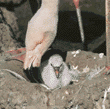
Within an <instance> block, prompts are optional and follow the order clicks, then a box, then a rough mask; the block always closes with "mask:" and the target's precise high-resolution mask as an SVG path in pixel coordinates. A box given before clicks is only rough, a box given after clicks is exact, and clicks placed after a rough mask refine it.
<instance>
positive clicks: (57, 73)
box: [55, 70, 59, 78]
mask: <svg viewBox="0 0 110 109" xmlns="http://www.w3.org/2000/svg"><path fill="white" fill-rule="evenodd" d="M55 75H56V77H57V78H59V71H58V70H56V71H55Z"/></svg>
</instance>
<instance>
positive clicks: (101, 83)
mask: <svg viewBox="0 0 110 109" xmlns="http://www.w3.org/2000/svg"><path fill="white" fill-rule="evenodd" d="M66 63H67V64H68V63H71V65H72V66H74V69H75V67H76V66H78V68H77V71H79V79H78V81H73V84H70V85H68V86H66V87H63V88H61V89H58V90H55V91H49V90H47V89H46V88H44V87H43V86H41V85H40V84H38V83H30V82H29V81H23V80H20V79H17V77H15V76H13V75H10V71H6V70H2V69H10V70H11V71H14V72H16V73H18V74H20V75H22V76H23V77H24V78H26V77H25V75H24V72H23V63H22V62H20V61H17V60H11V61H1V62H0V65H1V70H0V93H1V94H0V98H1V100H0V108H1V109H36V108H37V109H104V108H102V105H103V100H104V92H105V89H106V90H107V89H108V88H109V86H110V79H109V77H110V75H107V74H106V73H105V65H106V57H105V56H104V57H103V58H100V57H99V54H96V53H92V52H85V51H80V52H79V54H77V52H73V51H72V52H68V54H67V58H66ZM75 70H76V69H75ZM92 71H93V73H90V72H92ZM98 71H99V73H98V74H96V73H97V72H98ZM92 74H96V76H93V78H90V77H92V76H90V75H92ZM104 105H105V107H106V109H109V108H110V94H109V93H107V97H106V100H105V102H104Z"/></svg>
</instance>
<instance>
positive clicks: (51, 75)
mask: <svg viewBox="0 0 110 109" xmlns="http://www.w3.org/2000/svg"><path fill="white" fill-rule="evenodd" d="M41 68H42V70H41V73H42V74H41V75H42V79H43V81H44V84H45V85H46V86H48V87H49V88H50V89H56V88H61V87H64V86H66V85H68V84H69V83H70V81H71V80H72V78H71V75H70V74H69V69H68V67H67V65H66V64H65V63H64V62H63V59H62V57H61V56H60V55H58V54H55V55H52V56H51V57H50V58H49V61H48V64H47V65H45V66H44V65H42V66H41Z"/></svg>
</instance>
